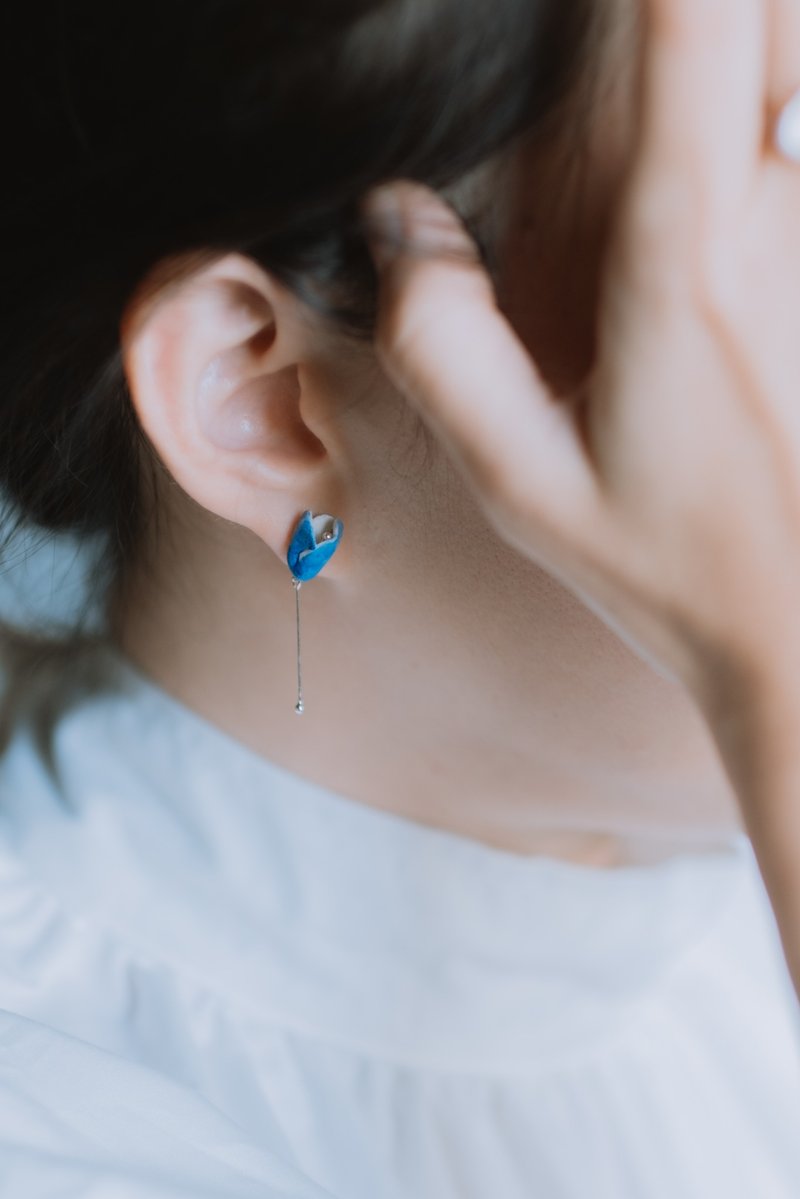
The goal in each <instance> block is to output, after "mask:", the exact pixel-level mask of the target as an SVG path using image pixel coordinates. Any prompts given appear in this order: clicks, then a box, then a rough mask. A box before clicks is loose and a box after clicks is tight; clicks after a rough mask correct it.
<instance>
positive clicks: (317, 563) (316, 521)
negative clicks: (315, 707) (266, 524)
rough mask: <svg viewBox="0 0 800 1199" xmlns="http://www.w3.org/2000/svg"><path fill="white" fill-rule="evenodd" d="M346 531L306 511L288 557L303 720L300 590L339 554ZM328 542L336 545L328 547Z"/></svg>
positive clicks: (326, 517)
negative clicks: (343, 532) (293, 604)
mask: <svg viewBox="0 0 800 1199" xmlns="http://www.w3.org/2000/svg"><path fill="white" fill-rule="evenodd" d="M343 529H344V525H343V524H342V522H341V521H340V520H337V519H336V518H335V517H333V516H330V515H328V513H326V512H323V513H319V514H318V515H316V516H314V514H313V513H312V512H311V510H310V509H306V511H305V512H304V513H303V515H302V516H301V518H300V520H299V521H298V522H297V524H296V525H295V529H294V533H293V534H292V539H291V541H290V543H289V549H288V551H287V554H286V563H287V565H288V567H289V570H290V571H291V572H292V583H293V584H294V602H295V615H296V618H297V703H296V704H295V706H294V710H295V712H296V713H297V715H298V716H302V714H303V712H304V711H305V703H304V701H303V666H302V643H301V634H300V588H301V587H302V585H303V583H304V582H307V580H308V579H315V578H316V577H317V575H318V574H319V572H320V571H321V570H323V569H324V567H325V565H326V563H327V562H328V561H329V560H330V559H331V557H332V556H333V555H334V554H335V553H336V550H337V549H338V547H339V540H340V538H341V536H342V531H343ZM328 542H332V543H333V544H332V545H329V544H328Z"/></svg>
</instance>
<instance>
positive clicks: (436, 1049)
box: [0, 654, 800, 1199]
mask: <svg viewBox="0 0 800 1199" xmlns="http://www.w3.org/2000/svg"><path fill="white" fill-rule="evenodd" d="M103 670H104V671H105V673H106V676H107V678H106V681H107V683H108V684H109V685H110V686H111V689H110V690H105V691H104V692H102V693H98V694H96V695H93V694H91V693H89V694H85V695H84V696H83V697H82V698H81V699H79V700H77V701H75V702H73V703H72V704H71V705H68V706H65V707H63V708H59V707H58V706H56V708H55V710H54V711H53V712H51V713H48V710H47V709H48V707H51V706H52V705H50V704H47V703H45V702H41V703H38V704H35V705H29V711H28V714H27V716H26V717H25V718H24V719H22V720H21V721H20V722H19V724H18V725H17V726H16V727H15V730H14V732H13V735H12V737H11V739H10V744H9V747H8V749H7V751H6V753H5V755H4V757H3V759H2V762H1V763H0V1008H2V1009H3V1011H2V1012H0V1195H2V1196H3V1197H6V1196H8V1197H9V1199H38V1197H39V1196H41V1197H45V1196H46V1197H48V1199H53V1197H55V1196H59V1197H62V1196H63V1197H69V1199H73V1197H78V1196H80V1197H86V1199H129V1197H130V1199H140V1197H144V1196H147V1197H148V1199H168V1197H169V1199H178V1197H183V1199H187V1197H189V1196H191V1197H192V1199H204V1197H206V1196H207V1197H209V1199H211V1197H213V1199H222V1197H224V1199H238V1197H239V1196H258V1197H259V1199H278V1197H281V1199H290V1197H291V1199H300V1197H303V1199H320V1197H322V1196H329V1197H331V1196H333V1197H335V1199H400V1197H403V1199H797V1197H798V1195H800V1025H799V1022H798V1004H797V1000H796V997H795V995H794V992H793V990H792V987H791V984H790V981H789V976H788V971H787V969H786V966H785V963H784V959H783V955H782V953H781V948H780V943H779V940H778V934H777V930H776V927H775V922H774V917H773V915H772V912H771V909H770V907H769V904H768V901H767V898H766V894H765V892H764V889H763V884H762V882H761V879H760V876H759V873H758V870H757V867H756V863H755V859H754V857H753V853H752V849H751V847H750V843H749V841H747V839H746V838H744V837H735V838H733V840H732V841H731V843H730V845H729V846H727V847H722V848H721V849H719V850H718V851H716V852H702V853H690V852H684V853H681V854H678V855H676V856H674V857H672V858H670V859H668V860H667V861H663V862H659V863H657V864H655V865H634V866H630V865H629V866H623V867H619V868H615V869H604V868H600V867H587V866H579V865H575V864H570V863H566V862H561V861H556V860H552V859H548V858H545V857H526V856H520V855H515V854H511V853H507V852H503V851H500V850H497V849H492V848H489V847H488V846H484V845H482V844H479V843H477V842H473V841H470V840H468V839H466V838H463V837H459V836H456V835H453V834H450V833H446V832H441V831H437V830H435V829H432V828H427V827H424V826H421V825H418V824H416V823H414V822H412V821H410V820H405V819H403V818H400V817H397V816H393V815H390V814H387V813H385V812H382V811H380V810H378V809H372V808H369V807H367V806H365V805H362V804H359V803H358V802H356V801H354V800H351V799H348V798H345V797H343V796H340V795H336V794H333V793H330V792H328V791H327V790H325V789H323V788H320V787H319V786H316V785H314V784H311V783H308V782H306V781H304V780H302V779H301V778H299V777H297V776H295V775H293V774H291V773H289V772H287V771H286V770H284V769H282V768H279V767H277V766H275V765H273V764H271V763H269V762H266V761H263V760H262V759H261V758H259V757H258V756H256V755H255V754H253V753H252V752H250V751H249V750H247V749H245V748H244V747H243V746H241V745H240V744H238V743H237V742H235V741H234V740H232V739H231V738H229V737H228V736H226V735H225V734H223V733H222V732H220V731H219V730H218V729H216V728H214V727H213V726H211V725H210V724H208V723H207V722H205V721H204V720H203V719H201V718H200V717H199V716H197V715H195V714H194V713H192V712H191V711H189V710H188V709H187V708H185V707H183V706H182V705H181V704H179V703H177V702H176V701H175V700H173V699H172V698H170V697H168V696H167V695H166V694H165V693H164V692H163V691H161V690H160V689H158V688H157V687H156V686H155V685H153V684H152V683H151V682H148V681H147V680H145V679H144V678H143V677H142V676H140V675H139V674H138V673H137V672H136V671H135V670H134V669H133V668H132V667H131V666H130V665H128V664H127V663H126V662H125V661H124V660H123V659H122V658H120V657H118V656H116V655H114V654H109V655H107V661H105V664H104V666H103Z"/></svg>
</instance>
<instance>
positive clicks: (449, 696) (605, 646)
mask: <svg viewBox="0 0 800 1199" xmlns="http://www.w3.org/2000/svg"><path fill="white" fill-rule="evenodd" d="M623 7H624V6H623ZM621 16H622V17H630V13H629V12H628V11H627V8H626V9H625V11H621ZM604 45H605V49H604V55H603V57H602V59H601V60H600V61H601V69H600V70H598V72H597V76H596V78H595V79H594V81H593V84H592V88H593V89H594V90H593V91H592V93H591V101H592V103H591V104H589V105H588V108H587V107H586V106H585V101H586V98H587V97H586V95H584V96H583V97H582V98H581V105H582V107H581V110H580V111H581V113H584V114H585V112H586V111H587V110H588V111H589V112H590V113H591V114H592V115H591V116H590V117H589V118H588V119H587V118H586V116H585V115H584V116H583V117H582V119H581V120H580V121H577V119H576V118H577V109H576V111H575V112H568V113H567V114H565V122H566V126H567V129H568V133H569V136H567V137H565V132H564V128H563V127H562V128H560V130H559V131H557V132H555V133H553V135H552V136H549V137H545V138H542V137H539V138H537V139H536V140H535V141H531V140H529V141H524V142H522V143H521V144H520V145H519V146H518V147H517V148H516V149H515V150H514V152H513V154H511V155H509V156H507V157H506V159H505V160H504V162H503V164H502V170H501V171H499V173H498V175H497V176H496V178H495V182H494V185H493V186H492V188H491V189H490V191H489V193H488V195H490V197H491V203H492V205H493V207H494V208H495V209H497V208H498V207H499V208H500V210H501V214H502V216H501V220H500V227H499V230H498V270H497V277H496V280H495V283H496V289H497V299H498V304H499V310H500V312H501V313H502V314H503V315H504V316H505V318H506V319H507V320H508V322H509V326H510V328H511V329H512V330H513V331H514V333H515V335H516V336H517V337H518V338H519V341H520V344H521V345H522V346H523V347H524V348H525V350H526V351H527V352H529V353H530V354H532V355H533V357H534V359H535V360H536V362H537V363H538V365H539V370H540V371H541V375H542V377H543V378H544V379H545V380H547V381H548V382H549V383H550V384H552V385H553V386H554V387H558V388H559V389H560V390H564V391H566V392H567V393H571V392H572V391H573V390H574V389H575V388H576V387H577V386H578V385H579V383H580V381H581V380H582V379H583V378H584V377H585V376H586V374H587V371H588V370H589V369H590V368H591V367H592V365H593V363H594V361H595V353H596V346H595V336H594V330H595V325H596V312H597V306H598V298H599V294H600V280H601V277H602V268H603V264H604V262H605V256H606V253H607V250H608V246H609V240H610V237H611V235H612V231H613V228H614V214H615V213H616V211H617V208H618V203H619V197H620V185H621V180H622V179H623V178H624V171H625V169H626V168H627V165H628V163H629V162H630V159H631V154H632V148H633V145H634V139H635V132H636V130H635V128H634V122H633V119H632V114H633V113H634V112H635V110H636V90H637V81H638V74H637V66H638V62H639V40H638V33H637V29H636V25H635V22H633V21H632V20H630V19H621V20H620V21H618V22H616V23H615V24H614V29H613V34H609V35H608V39H607V41H606V42H605V44H604ZM578 130H579V131H580V141H579V143H578V145H579V146H580V150H579V152H578V151H577V149H576V137H577V131H578ZM448 269H449V270H451V271H458V270H459V269H460V270H461V274H462V276H463V275H464V274H465V271H464V268H458V267H453V266H451V267H450V268H448ZM466 273H468V270H467V272H466ZM480 336H481V335H480V331H479V340H478V342H477V344H478V346H480V345H481V344H482V343H481V340H480ZM121 340H122V345H123V351H124V360H125V368H126V374H127V377H128V382H129V385H130V389H131V394H132V396H133V399H134V403H135V405H136V407H137V410H138V412H139V416H140V419H141V421H142V424H143V426H144V428H145V430H146V432H147V434H148V436H149V438H150V440H151V441H152V443H153V445H154V447H155V449H156V451H157V453H158V455H159V457H160V458H161V460H162V461H163V463H164V465H165V467H166V471H167V472H168V475H167V474H165V476H164V478H163V479H162V482H161V486H160V488H159V494H158V508H159V521H158V526H157V528H156V527H155V525H154V526H153V532H152V536H151V537H150V540H149V542H148V544H147V545H146V547H145V552H144V554H143V556H142V559H141V562H140V564H139V568H138V569H136V570H134V572H133V573H132V576H131V579H130V583H129V586H128V588H127V590H126V592H125V594H124V596H123V597H122V598H121V601H120V604H119V608H118V611H117V613H116V621H117V629H118V639H119V642H120V644H121V646H122V648H123V650H124V652H125V653H126V654H127V655H128V656H129V657H130V658H131V660H132V661H133V662H134V663H135V664H136V665H138V667H139V668H140V669H141V670H142V671H144V672H145V673H146V674H148V675H149V676H150V677H152V678H153V679H154V680H155V681H156V682H157V683H159V684H160V685H161V686H162V687H164V688H165V689H166V690H167V691H169V692H170V693H172V694H173V695H174V696H176V697H177V698H178V699H179V700H181V701H182V702H184V703H185V704H186V705H188V706H189V707H191V708H192V709H194V710H195V711H197V712H198V713H200V714H201V715H202V716H204V717H205V718H207V719H208V720H210V721H211V722H212V723H213V724H215V725H217V726H218V727H220V728H221V729H223V730H224V731H226V732H227V733H229V734H230V735H231V736H233V737H234V738H236V739H237V740H238V741H240V742H242V743H243V744H244V745H246V746H248V747H249V748H250V749H252V750H254V751H255V752H256V753H257V754H260V755H262V756H263V757H265V758H267V759H269V760H271V761H273V762H276V763H278V764H279V765H281V766H283V767H285V768H287V769H289V770H291V771H293V772H295V773H296V774H299V775H302V776H304V777H306V778H308V779H311V780H312V781H314V782H317V783H319V784H321V785H323V786H325V787H327V788H330V789H331V790H333V791H336V792H339V793H341V794H343V795H346V796H348V797H350V798H351V799H353V800H355V801H358V802H360V803H363V804H367V805H371V806H374V807H376V808H380V809H382V810H385V811H388V812H392V813H394V814H396V815H399V816H402V817H404V818H407V819H410V820H414V821H418V822H420V823H422V824H427V825H432V826H435V827H439V828H443V829H447V830H450V831H451V832H454V833H457V834H460V835H463V836H466V837H471V838H475V839H477V840H480V841H483V842H485V843H487V844H489V845H492V846H495V847H498V848H502V849H504V850H507V851H510V852H515V853H525V854H529V853H545V854H548V855H550V856H553V857H559V858H563V859H565V860H571V861H577V862H583V863H587V864H593V865H600V866H614V865H618V864H621V863H623V862H626V861H629V860H632V859H638V860H641V859H658V858H659V857H662V856H666V855H668V854H670V853H672V852H675V850H676V849H677V848H686V847H687V846H698V847H703V848H705V847H708V846H711V845H714V844H716V843H717V842H719V841H720V840H722V839H724V838H725V837H727V836H729V835H730V834H731V833H732V832H734V831H736V830H739V829H741V828H742V827H743V825H742V818H741V815H740V810H739V807H738V804H737V798H736V794H735V792H734V789H733V788H732V785H731V781H730V778H729V776H728V774H727V773H726V770H725V769H724V765H723V763H722V762H721V760H720V756H719V752H718V746H717V744H716V742H715V739H714V737H713V735H712V732H711V731H710V730H709V727H708V724H707V722H706V721H705V720H704V718H703V715H702V713H701V711H700V710H699V708H698V705H697V703H696V702H695V700H694V698H693V697H692V696H691V695H690V694H689V692H688V691H687V689H686V687H685V686H684V685H683V680H681V679H679V678H677V677H676V676H675V674H674V672H671V671H670V670H669V669H665V668H664V663H663V662H661V661H658V660H657V659H656V658H655V657H653V656H652V655H651V654H649V653H648V652H647V648H648V647H646V646H641V645H635V644H634V643H632V641H631V639H630V638H629V637H628V636H626V635H625V631H624V630H621V629H620V628H619V627H617V626H616V625H615V624H614V621H613V620H611V621H610V620H609V619H608V618H607V615H608V614H607V613H601V612H598V611H597V610H596V608H595V606H594V604H593V602H592V600H591V596H587V595H585V594H582V593H581V592H580V591H579V589H576V588H575V587H574V586H572V585H570V583H569V581H568V580H566V579H565V578H564V576H563V571H562V570H561V569H556V570H554V569H552V566H551V564H550V563H548V564H547V565H545V564H544V563H545V562H547V557H546V556H544V555H542V554H541V552H540V551H541V545H537V546H533V547H531V545H530V544H528V543H526V542H525V541H524V538H520V537H519V536H517V537H516V539H514V540H513V543H512V541H510V540H509V537H508V535H507V533H508V529H507V527H506V525H505V524H504V519H503V516H504V514H503V513H500V519H498V509H497V506H496V505H494V506H493V505H491V504H487V502H486V490H485V488H482V487H476V485H475V475H474V470H469V469H467V470H465V469H464V461H463V449H464V445H465V444H466V442H465V439H464V438H463V437H462V439H461V441H460V442H458V443H457V446H458V449H457V451H456V452H454V444H455V443H454V441H453V439H452V437H451V436H450V435H449V432H450V431H448V432H447V433H443V432H442V429H441V428H437V426H436V422H435V420H434V421H433V422H429V424H430V428H431V429H432V430H433V433H432V435H431V434H429V435H428V437H426V436H424V434H423V433H422V432H421V430H420V428H419V426H418V417H417V415H416V412H415V408H416V407H417V406H418V404H417V400H418V396H417V395H415V394H414V393H415V391H416V392H418V391H419V389H418V388H415V387H414V386H412V387H409V386H408V385H407V378H408V377H407V375H403V374H402V371H401V372H399V373H398V370H397V363H396V361H395V362H390V361H389V356H390V353H391V349H392V347H390V346H389V345H388V341H387V338H386V337H384V344H383V351H382V352H383V358H382V360H379V358H378V357H377V356H376V354H375V353H374V352H373V351H372V350H371V349H369V348H355V347H353V346H352V345H350V344H349V343H347V342H344V341H343V340H342V338H341V336H339V335H338V334H337V333H335V332H334V331H332V330H330V329H329V328H327V327H326V326H325V325H324V324H322V323H321V322H320V321H319V319H318V318H316V317H311V316H310V314H309V313H307V312H306V311H304V310H303V309H302V307H301V306H300V305H299V304H298V303H297V301H295V300H294V298H293V297H292V296H290V295H289V294H288V293H286V292H285V291H284V290H283V289H282V288H281V287H280V286H279V285H278V284H277V283H276V282H275V280H273V279H272V278H271V277H270V276H269V275H268V274H266V273H265V272H263V271H262V269H261V268H260V267H259V266H258V265H257V264H256V263H255V262H253V261H251V260H248V259H244V258H241V257H240V256H237V255H231V256H228V257H226V258H225V259H222V260H220V261H217V262H215V263H211V264H203V265H201V266H198V267H197V269H196V270H194V271H193V272H192V273H191V275H190V276H189V277H188V278H187V279H186V280H185V282H184V283H183V284H182V285H181V286H180V287H178V288H175V289H171V290H170V291H168V292H163V291H159V289H158V286H157V280H154V279H151V280H145V281H143V285H142V287H141V289H140V290H139V291H138V292H137V294H136V295H135V296H134V297H132V299H131V302H130V305H129V307H128V309H127V311H126V315H125V319H124V321H123V324H122V328H121ZM461 349H463V347H461V346H460V347H459V352H460V351H461ZM485 358H486V356H485V355H484V361H482V362H481V364H480V366H479V371H480V378H481V385H482V392H481V399H480V402H481V404H482V405H483V408H484V411H485V412H487V413H489V414H490V415H491V418H492V421H493V428H494V430H495V432H496V434H497V437H496V438H495V443H496V444H499V445H501V446H506V447H508V446H511V445H513V443H514V440H515V438H516V437H517V429H516V426H515V424H514V422H513V421H512V420H510V419H507V418H506V415H505V408H506V405H505V402H504V400H503V396H504V394H505V392H506V391H507V390H508V388H509V371H511V373H512V374H513V364H512V366H511V367H510V368H509V367H508V366H507V365H506V364H505V363H504V362H503V361H502V360H501V359H500V358H498V360H497V368H496V369H492V367H491V363H486V361H485ZM445 366H446V364H445ZM512 383H513V380H512ZM512 390H513V387H512ZM412 400H413V402H412ZM458 451H461V452H460V453H459V452H458ZM479 461H480V460H479V459H478V458H477V457H476V456H473V462H479ZM531 466H532V462H531V463H529V464H528V467H529V469H530V467H531ZM176 484H177V486H176ZM306 508H311V509H312V510H313V511H315V512H329V513H332V514H334V515H336V516H339V517H340V518H341V519H342V520H343V522H344V526H345V534H344V538H343V541H342V544H341V547H340V549H339V551H338V552H337V554H336V556H335V557H334V559H333V560H332V562H331V563H330V565H329V566H328V567H327V568H326V569H325V571H324V573H323V574H322V575H321V576H320V577H319V578H318V579H316V580H314V581H313V582H311V583H309V584H307V585H305V586H304V588H303V590H302V605H303V638H304V662H303V672H304V691H305V700H306V711H305V714H304V715H303V716H302V717H298V716H297V715H296V714H295V712H294V710H293V709H294V700H295V693H294V688H295V659H294V651H295V643H294V637H295V630H294V595H293V591H292V587H291V582H290V576H289V573H288V569H287V567H286V564H285V554H286V550H287V547H288V543H289V539H290V536H291V532H292V529H293V527H294V523H295V522H296V520H297V519H298V518H299V517H300V515H301V514H302V512H303V511H304V510H305V509H306ZM514 515H515V517H516V515H517V514H514ZM518 529H519V523H518V522H516V523H515V525H514V531H515V532H517V533H518ZM559 566H560V564H559Z"/></svg>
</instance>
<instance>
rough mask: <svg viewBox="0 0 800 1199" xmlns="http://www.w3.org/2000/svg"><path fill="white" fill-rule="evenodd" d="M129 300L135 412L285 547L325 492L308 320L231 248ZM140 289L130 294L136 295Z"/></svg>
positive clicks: (185, 481) (199, 476) (207, 498)
mask: <svg viewBox="0 0 800 1199" xmlns="http://www.w3.org/2000/svg"><path fill="white" fill-rule="evenodd" d="M144 294H145V293H144V292H142V293H141V298H140V300H139V301H138V302H139V303H140V304H141V306H142V307H141V308H140V309H138V310H136V309H134V310H130V311H128V312H126V316H125V320H124V322H123V326H122V329H123V336H122V344H123V360H124V364H125V371H126V377H127V380H128V384H129V388H130V392H131V397H132V400H133V403H134V406H135V408H136V411H137V414H138V417H139V420H140V422H141V424H142V427H143V428H144V431H145V433H146V434H147V436H148V437H149V439H150V441H151V442H152V443H153V446H154V448H155V450H156V452H157V453H158V455H159V456H160V457H161V459H162V461H163V462H164V464H165V466H166V467H167V469H168V470H169V472H170V473H171V474H172V476H173V477H174V478H175V480H176V482H177V483H178V484H179V485H180V486H181V487H182V488H183V490H184V491H186V492H187V494H189V495H190V496H191V497H192V499H194V500H195V501H196V502H197V503H199V504H200V505H201V506H202V507H204V508H206V509H208V510H209V511H210V512H212V513H214V514H215V515H217V516H221V517H223V518H225V519H229V520H234V521H236V522H237V523H239V524H244V525H247V526H248V527H250V528H252V529H253V531H255V532H257V533H258V534H259V536H261V537H262V539H264V540H266V541H268V542H269V543H270V544H271V545H272V547H273V548H274V549H275V551H276V553H280V554H283V553H284V552H285V544H286V532H287V523H288V522H289V521H290V520H291V519H292V518H293V517H294V515H295V514H296V512H297V511H298V509H299V510H300V511H302V510H303V509H304V508H306V507H308V505H309V503H311V502H318V503H319V504H323V503H324V499H325V490H324V489H325V473H326V469H327V466H328V452H327V449H326V446H325V444H324V443H323V441H322V440H321V439H320V438H319V437H318V436H317V433H316V432H315V431H314V429H312V428H311V427H310V425H309V423H308V417H307V415H306V414H307V412H308V411H309V410H311V409H313V407H314V406H313V404H310V403H309V402H308V399H309V397H306V396H305V395H304V386H305V385H306V384H305V381H304V372H303V369H302V367H303V362H304V359H305V357H306V356H307V354H309V353H310V352H311V347H310V346H309V345H308V338H309V335H310V334H309V325H308V322H307V321H306V320H303V319H301V317H300V314H299V313H298V301H296V300H295V299H294V297H293V296H291V295H289V294H288V293H286V292H285V290H283V289H282V288H281V287H280V286H278V285H277V284H276V283H275V282H274V281H273V280H272V279H271V277H270V276H269V275H268V274H267V273H266V272H264V271H263V270H262V269H261V268H260V267H259V266H258V264H257V263H255V262H253V261H252V260H250V259H247V258H244V257H242V256H240V255H228V256H227V257H225V258H224V259H221V260H219V261H217V262H216V263H213V264H212V265H211V266H210V267H209V266H206V267H204V268H202V269H200V270H198V271H196V272H195V273H194V274H192V275H191V276H190V277H189V278H188V279H187V280H186V282H185V284H184V285H181V286H173V287H170V289H169V290H168V291H167V292H165V294H164V296H163V298H160V299H159V298H158V297H156V298H155V301H154V300H153V298H152V295H151V296H150V298H148V299H144ZM136 302H137V301H136V300H135V299H134V303H136Z"/></svg>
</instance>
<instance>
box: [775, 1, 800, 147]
mask: <svg viewBox="0 0 800 1199" xmlns="http://www.w3.org/2000/svg"><path fill="white" fill-rule="evenodd" d="M798 92H800V0H771V2H770V28H769V66H768V80H767V96H768V103H769V110H770V127H769V133H770V136H772V134H773V132H774V130H775V124H776V122H777V121H778V119H779V117H780V114H781V112H782V110H783V108H784V107H785V105H786V104H788V102H789V101H790V100H791V99H792V97H793V96H795V95H796V94H797V93H798ZM795 169H796V167H795Z"/></svg>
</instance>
